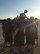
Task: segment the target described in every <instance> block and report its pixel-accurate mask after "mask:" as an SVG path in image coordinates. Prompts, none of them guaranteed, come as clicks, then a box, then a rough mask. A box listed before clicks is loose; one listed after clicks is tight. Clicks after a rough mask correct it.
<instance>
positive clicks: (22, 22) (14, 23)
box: [2, 13, 38, 54]
mask: <svg viewBox="0 0 40 54" xmlns="http://www.w3.org/2000/svg"><path fill="white" fill-rule="evenodd" d="M25 18H27V19H25ZM37 22H38V20H37V18H35V19H34V17H30V19H29V18H28V17H26V16H25V13H21V14H20V16H19V17H18V16H17V18H14V19H13V20H10V19H9V18H8V19H7V20H3V22H2V25H3V37H4V40H5V41H4V46H3V48H5V47H6V45H7V42H8V43H9V44H10V47H11V49H12V45H13V44H12V42H14V45H13V47H14V46H16V48H17V51H18V54H20V53H19V51H20V52H21V51H22V50H23V48H25V47H26V48H27V47H29V46H33V45H35V39H36V41H37V44H38V35H37V28H38V23H37ZM25 37H26V43H25V39H24V38H25ZM20 49H21V50H20Z"/></svg>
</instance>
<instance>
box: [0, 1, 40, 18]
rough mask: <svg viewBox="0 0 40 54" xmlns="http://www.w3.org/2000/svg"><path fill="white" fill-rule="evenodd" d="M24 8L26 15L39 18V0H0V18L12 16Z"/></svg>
mask: <svg viewBox="0 0 40 54" xmlns="http://www.w3.org/2000/svg"><path fill="white" fill-rule="evenodd" d="M25 9H27V10H28V13H27V14H26V15H27V16H28V17H30V16H34V17H37V18H40V0H0V19H4V18H5V19H6V18H8V17H10V18H14V17H15V16H17V10H18V15H19V13H21V12H23V11H24V10H25Z"/></svg>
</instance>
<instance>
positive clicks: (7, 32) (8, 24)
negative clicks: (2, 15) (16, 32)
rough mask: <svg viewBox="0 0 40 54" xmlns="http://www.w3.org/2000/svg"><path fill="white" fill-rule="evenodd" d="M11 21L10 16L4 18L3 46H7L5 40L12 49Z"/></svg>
mask: <svg viewBox="0 0 40 54" xmlns="http://www.w3.org/2000/svg"><path fill="white" fill-rule="evenodd" d="M12 41H13V39H12V23H11V20H10V18H8V19H7V20H6V23H5V43H4V47H5V45H6V46H7V42H8V43H9V44H10V48H11V49H12Z"/></svg>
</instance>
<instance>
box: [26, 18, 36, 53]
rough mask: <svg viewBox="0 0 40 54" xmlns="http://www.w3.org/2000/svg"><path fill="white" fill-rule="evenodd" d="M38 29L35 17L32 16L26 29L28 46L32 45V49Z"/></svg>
mask: <svg viewBox="0 0 40 54" xmlns="http://www.w3.org/2000/svg"><path fill="white" fill-rule="evenodd" d="M36 30H37V28H36V25H35V23H34V17H30V19H29V22H28V23H27V26H26V31H25V35H26V43H27V47H28V48H29V47H30V46H32V49H34V45H35V37H36V32H37V31H36ZM32 52H33V50H32Z"/></svg>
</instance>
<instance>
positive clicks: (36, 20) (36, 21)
mask: <svg viewBox="0 0 40 54" xmlns="http://www.w3.org/2000/svg"><path fill="white" fill-rule="evenodd" d="M35 24H36V27H37V30H38V19H37V18H35ZM37 30H36V31H37ZM36 41H37V44H36V47H37V46H38V33H37V32H36Z"/></svg>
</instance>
